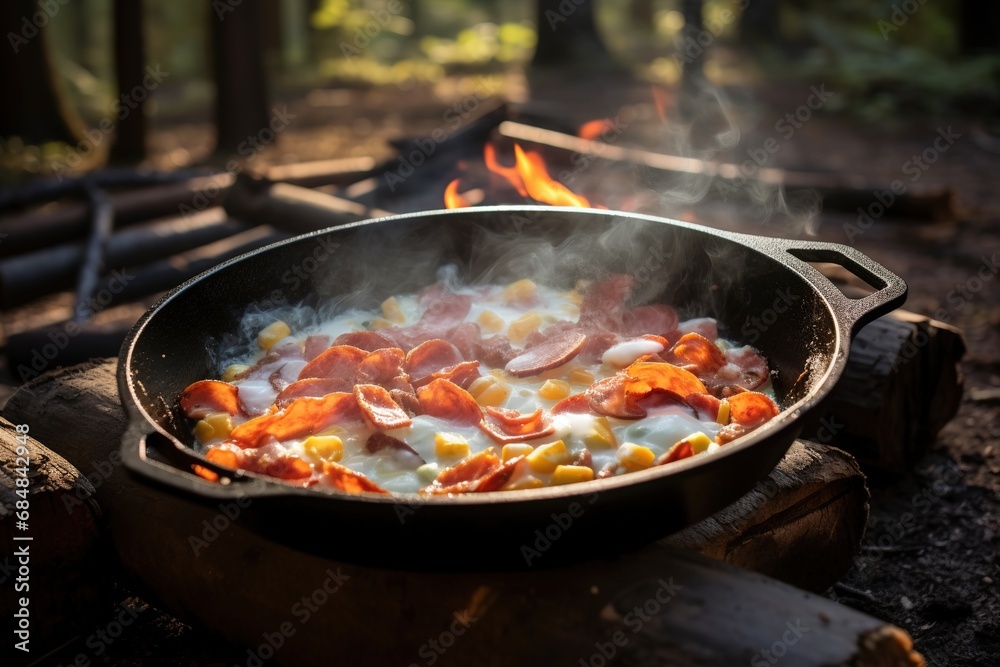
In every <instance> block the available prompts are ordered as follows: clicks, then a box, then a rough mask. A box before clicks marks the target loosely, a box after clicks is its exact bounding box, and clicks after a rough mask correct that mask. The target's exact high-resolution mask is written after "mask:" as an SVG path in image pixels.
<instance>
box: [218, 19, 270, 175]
mask: <svg viewBox="0 0 1000 667" xmlns="http://www.w3.org/2000/svg"><path fill="white" fill-rule="evenodd" d="M263 2H264V0H242V1H241V2H239V3H236V2H232V0H214V1H213V2H211V3H209V10H208V20H209V22H210V23H211V26H212V56H213V57H212V66H213V71H214V73H215V127H216V129H217V131H218V137H217V140H216V146H215V152H216V153H220V154H226V155H229V154H232V153H235V152H237V151H238V150H241V151H242V150H245V146H246V141H247V139H248V138H250V137H256V136H257V135H258V134H259V133H260V131H261V130H262V129H264V128H266V127H267V126H268V96H267V85H266V76H265V68H264V5H263ZM241 154H242V153H241Z"/></svg>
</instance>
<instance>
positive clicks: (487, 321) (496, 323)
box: [476, 310, 504, 333]
mask: <svg viewBox="0 0 1000 667" xmlns="http://www.w3.org/2000/svg"><path fill="white" fill-rule="evenodd" d="M476 321H477V322H479V326H481V327H482V328H483V331H485V332H486V333H496V332H498V331H500V330H501V329H503V325H504V321H503V318H502V317H500V316H499V315H497V314H496V313H494V312H493V311H492V310H484V311H483V312H481V313H480V314H479V317H478V318H477V319H476Z"/></svg>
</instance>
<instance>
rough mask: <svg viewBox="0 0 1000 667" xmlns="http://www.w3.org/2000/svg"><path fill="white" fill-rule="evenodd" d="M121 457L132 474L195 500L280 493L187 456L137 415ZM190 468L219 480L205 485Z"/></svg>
mask: <svg viewBox="0 0 1000 667" xmlns="http://www.w3.org/2000/svg"><path fill="white" fill-rule="evenodd" d="M154 453H155V455H154ZM121 455H122V463H124V464H125V467H126V468H128V469H129V470H130V471H132V472H133V473H135V474H137V475H140V476H141V477H145V478H146V479H149V480H152V481H153V482H156V483H158V484H160V485H162V486H166V487H170V488H171V489H172V490H176V491H182V492H184V493H185V494H188V495H191V494H194V496H196V497H201V498H209V499H217V500H232V499H242V498H246V497H254V498H257V497H260V496H267V495H275V494H278V493H280V490H279V489H276V488H275V486H274V485H272V484H270V483H268V482H266V481H265V480H262V479H259V478H257V477H253V476H250V475H247V474H245V473H243V472H242V471H236V470H230V469H229V468H224V467H222V466H219V465H216V464H215V463H212V462H211V461H206V460H205V459H204V458H203V457H200V456H197V455H195V454H193V453H191V452H190V451H189V450H187V449H186V448H184V447H182V446H181V445H180V443H178V442H176V441H175V440H174V439H173V438H171V437H169V436H166V435H164V434H162V433H160V432H159V431H157V430H155V429H154V428H152V426H151V425H150V424H149V422H148V421H146V420H145V419H143V418H141V417H138V416H136V417H133V418H132V420H131V423H130V424H129V427H128V429H126V431H125V435H123V436H122V443H121ZM194 465H198V466H202V467H203V468H207V469H208V470H211V471H212V472H214V473H215V474H217V475H219V481H218V482H209V481H208V480H206V479H203V478H201V477H199V476H198V475H196V474H195V473H194V472H193V470H192V466H194Z"/></svg>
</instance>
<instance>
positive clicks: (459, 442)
mask: <svg viewBox="0 0 1000 667" xmlns="http://www.w3.org/2000/svg"><path fill="white" fill-rule="evenodd" d="M434 453H435V454H437V455H438V456H441V457H464V456H468V455H469V441H468V440H466V439H465V436H463V435H461V434H458V433H438V434H437V435H435V436H434Z"/></svg>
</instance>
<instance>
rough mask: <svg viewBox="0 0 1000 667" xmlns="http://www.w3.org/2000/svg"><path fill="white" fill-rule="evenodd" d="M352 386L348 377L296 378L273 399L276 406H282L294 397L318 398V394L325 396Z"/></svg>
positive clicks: (349, 388) (348, 389)
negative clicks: (296, 379)
mask: <svg viewBox="0 0 1000 667" xmlns="http://www.w3.org/2000/svg"><path fill="white" fill-rule="evenodd" d="M353 386H354V385H353V383H352V382H351V381H350V380H349V379H347V378H340V377H329V378H307V379H305V380H298V381H296V382H293V383H291V384H290V385H288V386H286V387H285V388H284V389H282V390H281V393H279V394H278V397H277V398H276V399H275V401H274V404H275V405H277V406H278V408H283V407H285V406H286V405H288V404H289V403H291V402H292V401H294V400H295V399H296V398H303V397H305V396H312V397H314V398H319V397H320V396H326V395H327V394H333V393H335V392H347V391H351V388H352V387H353Z"/></svg>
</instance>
